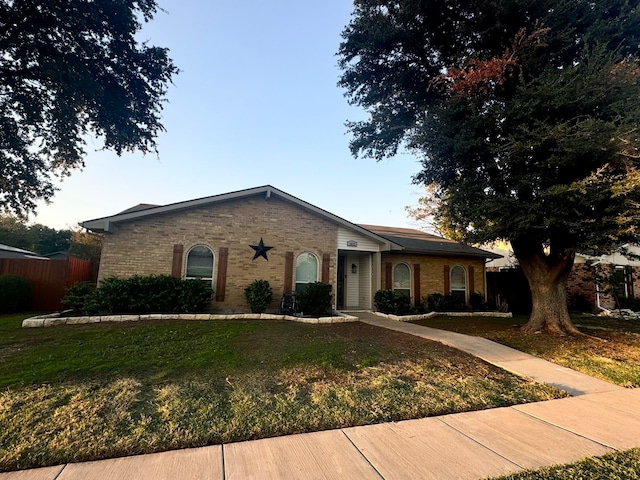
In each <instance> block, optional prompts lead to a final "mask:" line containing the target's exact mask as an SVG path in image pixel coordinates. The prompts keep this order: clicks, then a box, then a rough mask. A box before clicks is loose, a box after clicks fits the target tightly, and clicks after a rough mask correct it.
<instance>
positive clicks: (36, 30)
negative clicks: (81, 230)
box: [0, 0, 177, 215]
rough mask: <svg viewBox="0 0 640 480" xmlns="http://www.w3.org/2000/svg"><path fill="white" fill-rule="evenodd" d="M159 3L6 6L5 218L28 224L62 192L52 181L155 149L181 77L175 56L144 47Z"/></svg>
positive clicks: (4, 2) (0, 198)
mask: <svg viewBox="0 0 640 480" xmlns="http://www.w3.org/2000/svg"><path fill="white" fill-rule="evenodd" d="M157 10H158V6H157V2H156V1H155V0H96V1H86V0H67V1H63V2H39V1H36V0H21V1H19V2H16V1H12V0H0V31H1V32H2V34H0V39H1V40H2V41H1V42H0V53H1V54H0V112H1V113H0V117H1V118H0V124H1V125H2V128H0V209H2V210H4V211H13V212H15V213H17V214H19V215H25V214H26V213H28V212H29V211H32V210H33V209H34V208H35V202H36V201H37V200H38V199H45V200H48V199H50V198H51V197H52V195H53V193H54V187H53V185H52V182H51V177H50V174H51V173H54V174H59V175H68V174H69V172H70V171H71V170H72V169H74V168H79V167H82V166H83V165H84V160H83V157H84V155H85V150H84V144H85V140H84V139H85V138H86V136H87V135H90V134H93V135H95V136H97V137H100V138H102V139H103V141H104V148H107V149H111V150H114V151H115V152H116V153H117V154H118V155H120V154H121V153H122V152H123V151H132V150H139V151H142V152H143V153H147V152H153V151H155V150H156V143H155V137H156V135H157V134H158V132H159V131H161V130H162V129H163V126H162V124H161V123H160V114H161V109H162V103H161V102H162V99H163V97H164V95H165V93H166V90H167V84H168V83H169V82H170V81H171V78H172V77H173V75H175V74H176V73H177V69H176V67H175V66H174V65H173V62H172V61H171V59H170V58H169V57H168V50H167V49H166V48H160V47H154V46H150V45H147V44H146V43H143V44H140V43H139V42H138V41H137V40H136V38H135V36H136V33H137V32H139V30H140V29H141V27H142V22H147V21H150V20H151V19H152V18H153V16H154V15H155V13H156V11H157Z"/></svg>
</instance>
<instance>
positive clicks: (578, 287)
mask: <svg viewBox="0 0 640 480" xmlns="http://www.w3.org/2000/svg"><path fill="white" fill-rule="evenodd" d="M577 295H580V296H582V297H584V298H585V299H586V300H587V302H589V305H591V306H592V307H593V308H595V306H596V281H595V276H594V274H593V269H592V268H591V267H589V266H588V265H587V264H586V263H575V264H574V265H573V268H572V269H571V273H570V274H569V278H567V301H568V303H569V305H570V306H572V305H575V304H576V303H579V302H577V301H576V300H575V297H576V296H577ZM600 300H601V301H602V300H603V296H602V295H601V296H600Z"/></svg>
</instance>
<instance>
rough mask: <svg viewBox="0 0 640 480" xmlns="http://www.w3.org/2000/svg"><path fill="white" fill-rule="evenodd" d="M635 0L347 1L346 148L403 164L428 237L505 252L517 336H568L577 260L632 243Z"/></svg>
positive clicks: (639, 214)
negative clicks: (523, 289)
mask: <svg viewBox="0 0 640 480" xmlns="http://www.w3.org/2000/svg"><path fill="white" fill-rule="evenodd" d="M638 3H639V2H638V1H625V0H599V1H597V2H592V1H584V0H485V1H460V0H396V1H383V0H356V1H355V10H354V12H353V15H352V19H351V22H350V23H349V25H348V26H347V27H346V29H345V30H344V32H343V42H342V43H341V45H340V50H339V57H340V66H341V68H342V70H343V73H342V77H341V80H340V85H341V86H342V87H344V88H345V89H346V95H347V97H348V98H349V100H350V102H351V103H352V104H355V105H358V106H361V107H364V108H365V109H366V111H367V112H368V119H367V120H365V121H361V122H351V123H349V124H348V125H349V128H350V130H351V132H352V133H353V139H352V142H351V149H352V152H353V153H354V155H363V156H366V157H372V158H374V159H378V160H379V159H382V158H385V157H388V156H392V155H394V154H395V153H396V152H397V151H398V149H399V148H403V147H404V148H407V149H409V150H410V151H412V152H415V153H416V154H417V155H419V156H420V158H421V161H422V171H420V172H419V173H418V174H417V175H416V176H415V178H414V180H415V182H417V183H421V184H424V185H426V186H429V187H430V192H432V197H431V200H432V207H433V209H434V213H435V221H436V223H437V225H438V226H439V227H440V229H442V230H443V231H445V232H446V233H448V234H450V235H452V236H454V237H455V238H457V239H460V240H463V241H467V242H473V243H484V242H491V241H495V240H507V241H510V242H511V245H512V247H513V249H514V253H515V255H516V257H517V258H518V261H519V263H520V265H521V266H522V269H523V270H524V272H525V274H526V276H527V278H528V280H529V285H530V287H531V293H532V299H533V310H532V314H531V318H530V320H529V322H528V323H527V324H526V325H525V326H524V329H525V330H526V331H531V332H533V331H548V332H553V333H566V332H570V333H571V332H573V333H575V332H577V330H576V329H575V328H574V326H573V325H572V323H571V320H570V318H569V315H568V312H567V305H566V293H565V286H566V279H567V276H568V275H569V273H570V271H571V268H572V266H573V261H574V255H575V252H576V251H582V252H585V253H591V252H597V251H603V250H608V249H612V248H616V247H619V246H621V245H624V244H625V243H637V242H638V228H639V227H640V172H639V171H638V166H639V153H640V152H639V150H638V147H639V146H640V131H639V130H638V127H639V125H640V86H639V82H640V66H639V64H638V55H639V49H640V8H639V6H638Z"/></svg>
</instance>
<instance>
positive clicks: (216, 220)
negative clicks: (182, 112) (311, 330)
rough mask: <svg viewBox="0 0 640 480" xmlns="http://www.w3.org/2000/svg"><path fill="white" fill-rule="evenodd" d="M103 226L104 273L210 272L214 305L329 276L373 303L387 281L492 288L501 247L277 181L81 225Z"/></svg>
mask: <svg viewBox="0 0 640 480" xmlns="http://www.w3.org/2000/svg"><path fill="white" fill-rule="evenodd" d="M81 225H82V226H83V227H84V228H86V229H87V230H91V231H93V232H97V233H102V234H104V239H103V245H102V256H101V259H100V271H99V279H102V278H105V277H109V276H118V277H129V276H132V275H136V274H138V275H150V274H166V275H174V276H178V277H183V278H201V279H203V280H205V281H208V282H211V284H212V288H213V289H214V292H215V294H214V301H213V304H212V307H213V308H215V309H216V310H219V311H221V312H225V311H235V312H239V311H240V312H241V311H248V306H247V304H246V302H245V300H244V288H245V287H246V286H247V285H248V284H249V283H251V282H252V281H253V280H256V279H260V280H268V281H269V283H270V284H271V287H272V289H273V292H274V301H273V304H272V305H271V307H272V308H271V310H276V309H277V308H278V305H279V300H280V298H281V296H282V294H283V292H287V291H294V290H298V291H299V290H300V289H302V288H303V287H304V286H305V285H306V284H307V283H310V282H315V281H321V282H323V283H328V284H331V285H332V291H333V293H334V302H335V306H336V308H338V309H345V310H348V309H366V310H369V309H373V307H374V305H373V296H374V294H375V292H376V291H377V290H380V289H394V290H401V291H404V292H406V293H408V294H409V295H410V296H411V298H412V299H413V302H415V301H416V300H420V299H421V298H423V297H425V296H426V295H428V294H431V293H442V294H453V295H457V296H460V297H462V298H464V299H465V300H468V299H469V295H470V294H471V293H473V292H478V293H480V294H482V295H484V294H485V291H486V290H485V283H486V280H485V262H486V260H487V259H492V258H496V257H497V256H498V255H496V254H493V253H491V252H487V251H484V250H481V249H478V248H474V247H471V246H467V245H463V244H461V243H458V242H454V241H452V240H448V239H445V238H442V237H438V236H435V235H430V234H427V233H424V232H421V231H418V230H413V229H406V228H391V227H380V226H373V225H357V224H354V223H351V222H349V221H347V220H344V219H343V218H340V217H338V216H336V215H334V214H332V213H330V212H327V211H326V210H323V209H321V208H318V207H316V206H314V205H312V204H310V203H307V202H305V201H303V200H300V199H299V198H296V197H294V196H292V195H289V194H288V193H285V192H283V191H281V190H278V189H277V188H274V187H272V186H269V185H267V186H262V187H256V188H251V189H247V190H240V191H236V192H231V193H225V194H222V195H214V196H211V197H205V198H199V199H195V200H188V201H185V202H179V203H173V204H170V205H161V206H157V205H149V204H141V205H138V206H136V207H133V208H131V209H128V210H125V211H124V212H121V213H118V214H116V215H112V216H109V217H103V218H97V219H94V220H88V221H86V222H83V223H82V224H81Z"/></svg>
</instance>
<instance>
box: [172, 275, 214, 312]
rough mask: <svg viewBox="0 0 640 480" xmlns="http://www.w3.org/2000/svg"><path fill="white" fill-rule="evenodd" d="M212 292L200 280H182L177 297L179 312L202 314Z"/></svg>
mask: <svg viewBox="0 0 640 480" xmlns="http://www.w3.org/2000/svg"><path fill="white" fill-rule="evenodd" d="M212 295H213V290H212V289H211V287H210V286H209V285H208V284H207V283H206V282H203V281H202V280H183V281H182V283H181V288H180V293H179V295H178V305H179V308H180V311H181V312H202V311H203V310H204V309H205V308H207V306H208V305H209V303H210V302H211V297H212Z"/></svg>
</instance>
